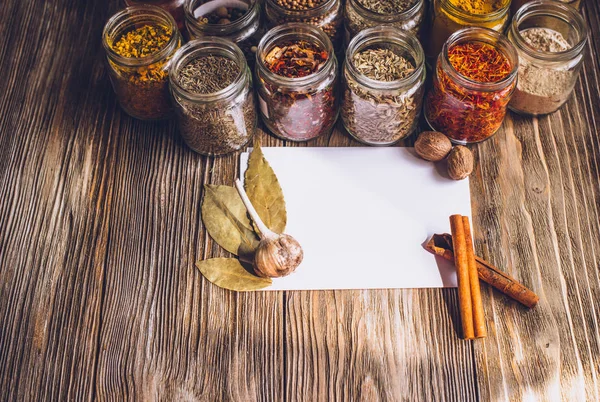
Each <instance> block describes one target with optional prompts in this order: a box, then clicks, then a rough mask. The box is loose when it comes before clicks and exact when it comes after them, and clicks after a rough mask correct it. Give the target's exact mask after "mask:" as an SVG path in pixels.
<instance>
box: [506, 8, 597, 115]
mask: <svg viewBox="0 0 600 402" xmlns="http://www.w3.org/2000/svg"><path fill="white" fill-rule="evenodd" d="M587 31H588V29H587V25H586V23H585V20H584V19H583V17H582V16H581V14H580V13H579V12H578V11H577V10H575V9H574V8H572V7H570V6H568V5H566V4H561V3H559V2H555V1H532V2H530V3H527V4H525V5H524V6H523V7H521V9H520V10H519V11H518V12H517V14H516V15H515V16H514V17H513V20H512V23H511V25H510V27H509V30H508V38H509V39H510V41H511V42H512V43H513V44H514V45H515V48H516V49H517V53H518V55H519V74H518V75H519V78H518V80H517V88H516V89H515V93H514V95H513V97H512V99H511V101H510V104H509V105H508V107H509V108H510V109H511V110H513V111H514V112H517V113H519V114H524V115H534V116H535V115H542V114H547V113H552V112H554V111H556V110H557V109H558V108H560V107H561V106H562V105H563V104H564V103H565V102H566V101H567V99H569V96H570V95H571V93H572V92H573V88H574V86H575V83H576V81H577V78H578V77H579V73H580V70H581V65H582V62H583V56H584V53H585V44H586V42H587ZM530 34H531V35H537V37H536V36H533V37H530V36H529V35H530Z"/></svg>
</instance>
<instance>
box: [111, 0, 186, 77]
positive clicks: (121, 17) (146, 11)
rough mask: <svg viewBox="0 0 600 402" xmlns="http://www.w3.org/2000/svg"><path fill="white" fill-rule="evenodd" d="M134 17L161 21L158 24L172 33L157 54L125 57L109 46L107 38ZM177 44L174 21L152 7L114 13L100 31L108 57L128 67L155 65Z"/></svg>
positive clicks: (177, 36)
mask: <svg viewBox="0 0 600 402" xmlns="http://www.w3.org/2000/svg"><path fill="white" fill-rule="evenodd" d="M135 16H147V17H150V18H155V19H157V20H158V19H161V20H162V21H160V22H162V23H165V24H168V25H169V28H171V32H172V34H171V38H169V42H167V43H166V44H165V45H164V46H163V48H162V49H160V50H159V51H158V52H156V53H152V54H150V55H148V56H145V57H125V56H121V55H120V54H118V53H117V52H115V50H114V49H113V48H112V46H111V45H110V44H109V38H111V37H112V36H113V35H115V34H116V33H120V32H121V31H122V30H123V29H124V27H123V25H126V22H127V21H128V20H129V19H130V18H132V17H135ZM113 31H114V32H113ZM178 44H179V29H178V28H177V23H176V22H175V19H174V18H173V16H172V15H171V14H170V13H169V12H167V11H165V10H163V9H162V8H160V7H157V6H153V5H147V4H143V5H135V6H130V7H127V8H124V9H123V10H121V11H119V12H117V13H115V14H114V15H113V16H112V17H110V18H109V19H108V21H107V22H106V24H105V25H104V29H103V31H102V45H103V46H104V49H105V50H106V53H107V55H108V57H110V58H111V59H113V60H114V61H116V62H118V63H119V64H121V65H124V66H128V67H140V66H146V65H149V64H152V63H156V62H157V61H159V60H161V59H163V58H165V57H167V56H168V55H169V54H170V53H172V52H173V50H175V48H176V47H177V45H178Z"/></svg>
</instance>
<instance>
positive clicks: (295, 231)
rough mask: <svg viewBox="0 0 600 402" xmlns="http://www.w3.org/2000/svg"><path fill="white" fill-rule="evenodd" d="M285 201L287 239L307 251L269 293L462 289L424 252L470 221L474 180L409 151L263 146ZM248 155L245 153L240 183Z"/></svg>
mask: <svg viewBox="0 0 600 402" xmlns="http://www.w3.org/2000/svg"><path fill="white" fill-rule="evenodd" d="M263 152H264V154H265V157H266V158H267V160H268V161H269V163H270V164H271V166H272V167H273V169H274V170H275V173H276V174H277V177H278V178H279V182H280V183H281V187H282V188H283V193H284V195H285V199H286V206H287V213H288V224H287V228H286V233H288V234H290V235H292V236H294V237H295V238H296V239H297V240H298V241H299V242H300V244H301V245H302V248H303V250H304V261H303V262H302V264H301V265H300V266H299V267H298V269H297V270H296V272H294V273H292V274H291V275H289V276H287V277H284V278H277V279H274V280H273V285H272V286H271V287H269V289H268V290H317V289H387V288H435V287H456V274H455V269H454V267H453V266H452V265H451V264H449V263H447V262H446V261H443V260H442V259H440V258H435V257H434V256H433V255H432V254H430V253H429V252H428V251H427V250H425V249H424V248H423V244H424V243H425V242H426V241H427V240H428V238H429V237H430V236H431V235H432V234H434V233H449V231H450V223H449V216H450V215H452V214H462V215H467V216H469V217H470V216H471V198H470V193H469V181H468V179H466V180H462V181H453V180H450V179H448V178H445V177H442V176H441V175H440V173H438V171H437V170H436V167H435V165H434V164H433V163H431V162H426V161H423V160H421V159H419V158H418V157H417V156H416V154H415V153H414V150H413V149H412V148H398V147H392V148H362V147H361V148H263ZM247 164H248V153H243V154H242V156H241V164H240V166H241V168H240V170H241V177H243V172H244V171H245V169H246V167H247Z"/></svg>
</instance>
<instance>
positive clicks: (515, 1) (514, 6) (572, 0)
mask: <svg viewBox="0 0 600 402" xmlns="http://www.w3.org/2000/svg"><path fill="white" fill-rule="evenodd" d="M530 1H531V0H512V1H511V3H510V11H511V14H512V15H515V14H516V13H517V11H519V9H520V8H521V7H523V6H524V5H525V4H526V3H529V2H530ZM554 1H558V2H560V3H563V4H567V5H569V6H571V7H573V8H574V9H576V10H579V9H580V8H581V0H554Z"/></svg>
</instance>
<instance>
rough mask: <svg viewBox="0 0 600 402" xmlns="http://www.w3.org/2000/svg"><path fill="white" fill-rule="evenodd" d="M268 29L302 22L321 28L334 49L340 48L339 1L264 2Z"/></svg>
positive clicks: (341, 12) (340, 20)
mask: <svg viewBox="0 0 600 402" xmlns="http://www.w3.org/2000/svg"><path fill="white" fill-rule="evenodd" d="M264 7H265V16H266V19H267V26H268V27H269V28H273V27H276V26H277V25H281V24H285V23H289V22H303V23H306V24H310V25H314V26H316V27H319V28H321V29H322V30H323V31H324V32H325V33H326V34H327V36H328V37H329V39H331V42H332V43H333V47H334V49H335V50H336V51H337V50H339V49H340V48H341V44H342V39H343V35H342V34H343V32H342V24H343V21H344V15H343V9H342V2H341V0H265V4H264Z"/></svg>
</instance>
